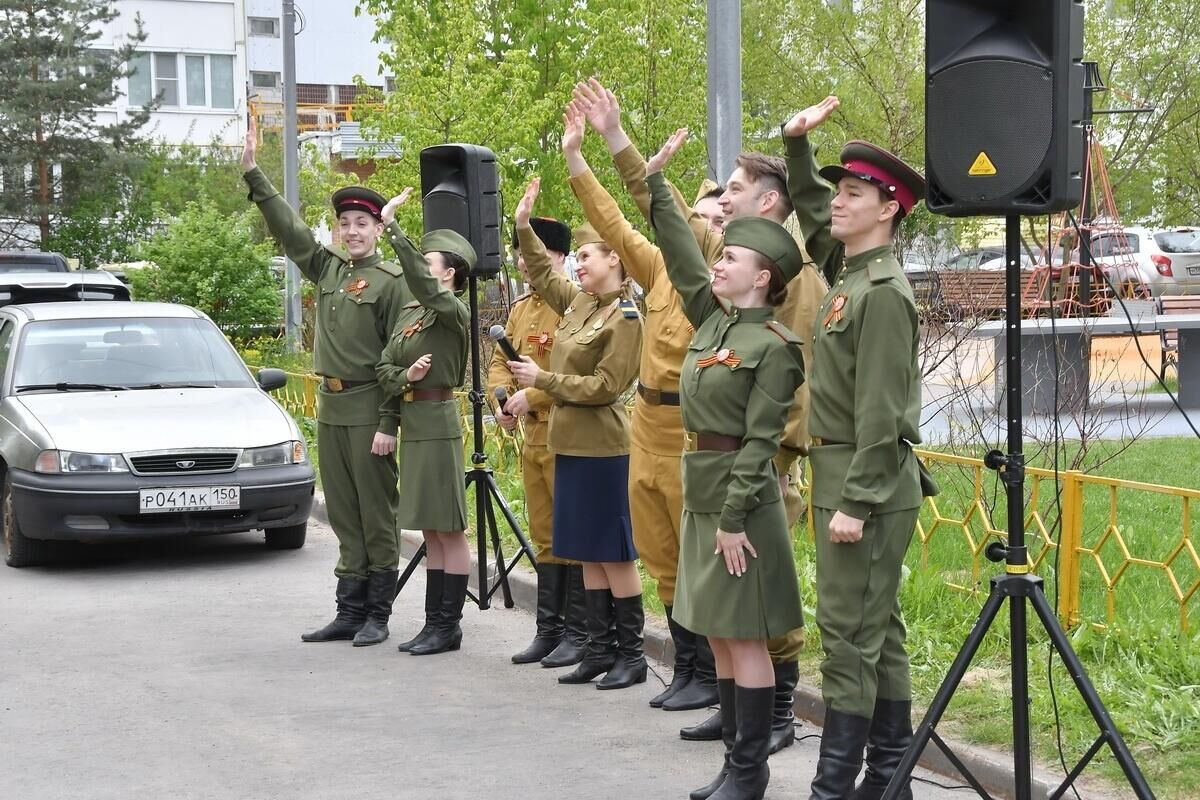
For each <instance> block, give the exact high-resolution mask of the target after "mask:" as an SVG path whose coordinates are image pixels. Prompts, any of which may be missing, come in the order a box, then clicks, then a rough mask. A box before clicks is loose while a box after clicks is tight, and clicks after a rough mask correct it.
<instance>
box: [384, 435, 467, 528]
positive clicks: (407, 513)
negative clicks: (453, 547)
mask: <svg viewBox="0 0 1200 800" xmlns="http://www.w3.org/2000/svg"><path fill="white" fill-rule="evenodd" d="M397 521H398V522H399V525H400V527H401V528H403V529H405V530H410V531H420V530H424V531H464V530H466V529H467V490H466V469H465V468H464V466H463V440H462V437H461V436H459V437H457V438H454V439H426V440H423V441H417V442H406V441H404V440H403V439H402V440H401V441H400V513H399V514H398V515H397Z"/></svg>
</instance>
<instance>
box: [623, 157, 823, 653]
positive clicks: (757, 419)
mask: <svg viewBox="0 0 1200 800" xmlns="http://www.w3.org/2000/svg"><path fill="white" fill-rule="evenodd" d="M646 182H647V184H648V185H649V187H650V191H651V198H652V207H651V212H652V221H653V224H654V230H655V233H656V234H657V236H658V241H659V243H660V245H661V246H662V249H663V255H664V257H665V258H666V264H667V269H668V270H669V272H670V277H671V282H672V283H673V284H674V285H675V287H676V288H677V289H678V291H679V294H680V296H681V297H682V298H683V301H684V309H685V311H686V312H687V315H688V319H690V320H691V322H692V324H693V325H694V326H695V328H696V334H695V336H694V337H693V338H692V341H691V343H690V344H689V345H688V354H687V357H686V359H685V360H684V364H683V374H682V383H681V386H680V389H681V392H682V394H683V423H684V427H685V428H686V429H687V431H688V432H689V434H717V435H722V436H729V437H733V438H736V439H738V440H740V441H741V447H740V448H739V449H737V450H734V451H719V450H692V451H689V452H685V453H684V455H683V506H684V516H683V542H682V546H681V553H680V560H679V591H678V592H677V594H676V599H675V610H674V613H675V618H676V619H678V620H679V622H680V624H682V625H683V626H684V627H686V628H687V629H688V630H691V631H695V632H696V633H701V634H704V635H706V636H715V637H720V638H735V639H770V638H772V637H775V636H781V635H783V634H785V633H788V632H789V631H791V630H793V629H795V628H798V627H800V626H801V625H802V624H803V612H802V611H801V607H800V588H799V582H798V579H797V576H796V565H795V562H794V561H793V558H792V538H791V532H790V530H789V529H788V524H787V519H786V518H785V516H784V509H783V503H782V500H781V496H780V491H779V477H778V474H777V473H776V471H775V466H774V464H773V463H772V458H773V456H774V455H775V453H776V451H777V450H778V449H779V438H780V436H782V435H783V429H784V425H785V423H786V421H787V415H788V409H789V408H790V407H791V405H792V402H793V400H794V397H795V392H796V387H797V386H798V385H800V383H801V382H802V381H803V380H804V356H803V354H802V353H801V351H800V340H799V339H798V338H797V337H796V336H794V335H793V334H791V332H790V331H788V330H787V328H786V327H785V326H783V325H782V324H779V323H777V322H775V321H774V320H773V317H772V311H773V309H771V308H769V307H764V308H735V307H732V306H729V305H728V304H725V303H722V302H719V301H718V300H717V298H716V297H715V296H714V295H713V293H712V290H711V287H710V283H709V267H708V263H707V261H706V259H705V258H704V256H703V254H702V252H701V250H700V248H699V246H698V245H697V244H696V241H695V239H694V238H693V236H692V233H691V231H690V230H689V228H688V225H687V222H686V221H685V220H684V217H683V214H682V213H681V212H680V211H679V208H678V207H677V206H676V204H675V201H674V200H673V198H672V196H671V193H670V191H669V189H668V188H667V185H666V181H665V179H664V178H663V176H662V175H661V174H654V175H651V176H649V177H648V178H647V181H646ZM718 528H720V529H721V530H724V531H727V532H730V533H738V532H742V531H744V532H745V534H746V537H747V538H748V539H749V541H750V543H751V545H753V547H754V548H755V550H756V551H757V552H758V558H757V559H755V558H748V559H747V562H748V563H747V569H746V572H745V573H743V575H742V576H741V577H740V578H739V577H735V576H733V575H730V574H729V571H728V569H727V568H726V566H725V560H724V558H723V557H721V556H720V555H714V553H713V549H714V545H715V542H716V532H717V529H718Z"/></svg>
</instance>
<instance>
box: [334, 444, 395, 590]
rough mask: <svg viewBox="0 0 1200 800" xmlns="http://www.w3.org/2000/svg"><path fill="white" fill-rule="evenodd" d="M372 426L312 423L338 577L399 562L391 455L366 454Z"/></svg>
mask: <svg viewBox="0 0 1200 800" xmlns="http://www.w3.org/2000/svg"><path fill="white" fill-rule="evenodd" d="M378 429H379V426H378V425H330V424H328V423H325V422H318V423H317V457H318V464H319V466H320V469H321V488H322V489H323V490H324V492H325V508H326V509H327V510H328V512H329V524H330V526H331V527H332V528H333V532H334V533H335V534H336V535H337V538H338V554H339V555H338V563H337V566H336V567H335V568H334V570H333V572H334V574H335V575H337V576H338V577H339V578H350V577H357V578H365V577H366V576H367V575H368V574H370V573H372V572H380V571H382V570H390V569H396V567H397V565H398V564H399V563H400V531H399V528H398V527H397V525H396V512H397V510H398V505H399V492H398V490H397V482H396V478H397V474H398V473H397V467H396V456H395V455H394V454H393V455H390V456H375V455H371V442H372V440H374V438H375V433H376V431H378Z"/></svg>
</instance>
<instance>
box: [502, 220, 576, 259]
mask: <svg viewBox="0 0 1200 800" xmlns="http://www.w3.org/2000/svg"><path fill="white" fill-rule="evenodd" d="M529 227H531V228H533V233H534V235H535V236H537V237H538V238H539V239H541V240H542V244H544V245H546V249H547V250H554V251H556V252H559V253H562V254H563V255H566V254H567V253H569V252H571V226H569V225H567V223H565V222H559V221H558V220H556V219H554V218H553V217H530V219H529ZM512 240H513V244H514V245H516V246H518V247H520V245H521V240H520V237H519V236H518V235H517V226H515V225H514V226H513V238H512Z"/></svg>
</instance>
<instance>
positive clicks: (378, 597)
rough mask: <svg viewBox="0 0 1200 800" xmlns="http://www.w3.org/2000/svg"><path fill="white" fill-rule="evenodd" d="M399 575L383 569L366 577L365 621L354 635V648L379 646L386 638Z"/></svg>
mask: <svg viewBox="0 0 1200 800" xmlns="http://www.w3.org/2000/svg"><path fill="white" fill-rule="evenodd" d="M399 574H400V571H399V570H395V569H385V570H380V571H379V572H372V573H371V574H370V575H368V576H367V621H366V624H364V625H363V626H362V628H361V629H359V631H358V633H356V634H354V641H353V642H352V644H353V645H354V646H355V647H366V646H367V645H372V644H381V643H382V642H383V641H384V640H386V639H387V638H388V619H389V618H390V617H391V616H392V601H394V600H395V599H396V576H398V575H399Z"/></svg>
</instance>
